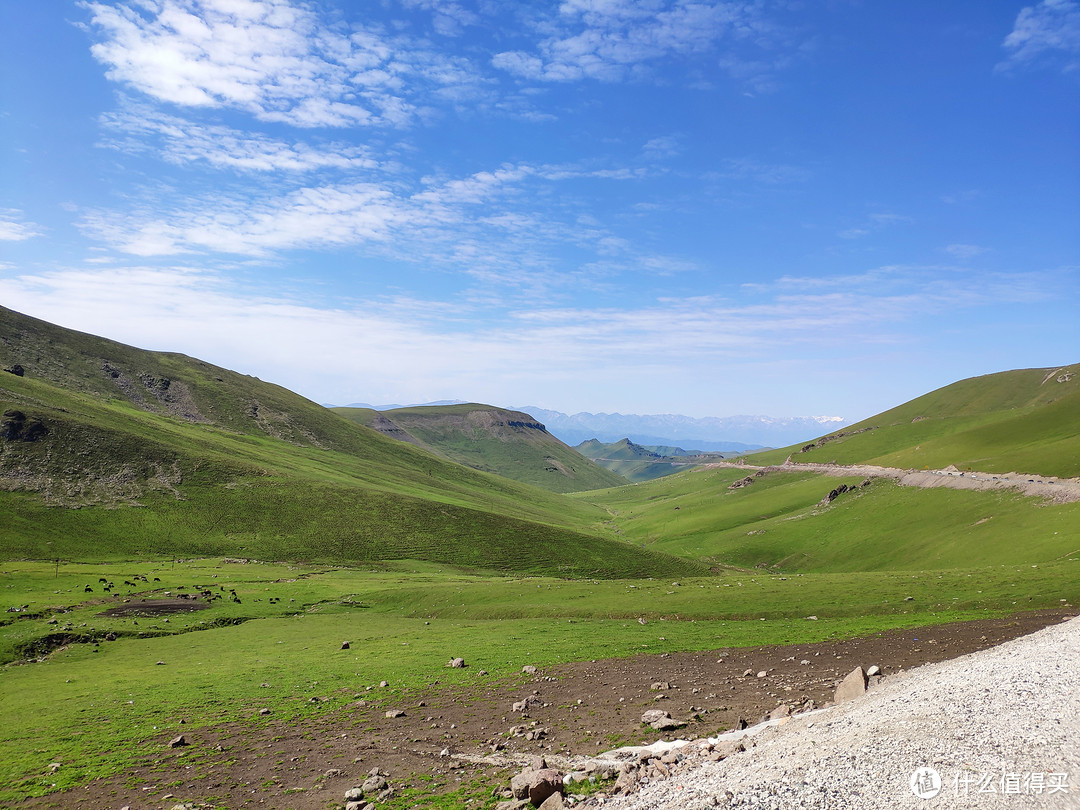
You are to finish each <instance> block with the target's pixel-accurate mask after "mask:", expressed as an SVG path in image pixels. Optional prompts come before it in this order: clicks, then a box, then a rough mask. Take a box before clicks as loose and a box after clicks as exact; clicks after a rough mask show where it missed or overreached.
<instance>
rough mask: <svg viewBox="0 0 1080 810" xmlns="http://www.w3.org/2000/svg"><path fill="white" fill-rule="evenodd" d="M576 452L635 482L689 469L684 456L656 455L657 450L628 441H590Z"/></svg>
mask: <svg viewBox="0 0 1080 810" xmlns="http://www.w3.org/2000/svg"><path fill="white" fill-rule="evenodd" d="M575 449H576V450H577V451H578V452H579V453H581V454H582V455H585V456H588V457H589V458H591V459H593V460H594V461H595V462H596V463H597V464H599V465H601V466H603V467H604V468H606V469H608V470H611V471H612V472H613V473H617V474H618V475H620V476H622V477H623V478H625V479H626V480H628V481H632V482H634V483H640V482H641V481H653V480H655V479H657V478H663V477H664V476H665V475H674V474H675V473H677V472H681V471H682V470H685V469H686V468H687V466H689V459H687V458H686V457H676V458H670V457H665V456H662V455H661V454H660V453H659V452H657V450H659V449H660V448H657V449H653V448H650V447H643V446H642V445H639V444H634V443H633V442H631V441H630V440H629V439H622V440H621V441H618V442H612V443H610V444H605V443H603V442H600V441H597V440H596V439H590V440H589V441H586V442H582V443H581V444H579V445H577V447H576V448H575ZM672 449H678V448H672Z"/></svg>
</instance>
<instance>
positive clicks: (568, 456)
mask: <svg viewBox="0 0 1080 810" xmlns="http://www.w3.org/2000/svg"><path fill="white" fill-rule="evenodd" d="M332 410H333V411H334V412H335V413H337V414H340V415H341V416H344V417H345V418H346V419H350V420H352V421H354V422H358V423H359V424H362V425H366V426H367V427H370V428H372V429H374V430H377V431H378V432H379V433H382V434H383V435H384V436H389V437H390V438H392V439H397V440H399V441H404V442H410V443H412V444H415V445H418V446H420V447H424V448H426V449H428V450H430V451H432V452H433V453H436V454H438V455H441V456H443V457H445V458H448V459H450V460H452V461H456V462H458V463H459V464H464V465H466V466H468V467H472V468H473V469H477V470H484V471H485V472H490V473H495V474H496V475H502V476H505V477H506V478H512V479H513V480H515V481H522V482H524V483H527V484H533V485H534V486H538V487H543V488H544V489H547V490H550V491H552V492H580V491H582V490H589V489H602V488H605V487H613V486H619V485H620V484H623V483H625V481H623V480H622V479H621V478H620V477H619V476H618V475H615V474H613V473H611V472H609V471H607V470H605V469H604V468H603V467H601V466H600V465H598V464H595V463H594V462H592V461H590V460H589V459H588V458H586V457H585V456H583V455H581V454H580V453H578V452H577V451H575V450H574V449H572V448H570V447H567V446H566V445H565V444H563V442H561V441H560V440H559V439H557V438H555V437H554V436H552V435H551V434H550V433H548V432H547V429H546V428H545V427H544V426H543V425H542V424H540V423H539V422H537V421H536V420H535V419H533V418H532V417H531V416H529V415H528V414H526V413H521V412H520V411H508V410H505V409H503V408H495V407H492V406H490V405H478V404H475V403H469V404H464V405H438V406H423V407H412V408H396V409H391V410H388V411H375V410H371V409H369V408H333V409H332Z"/></svg>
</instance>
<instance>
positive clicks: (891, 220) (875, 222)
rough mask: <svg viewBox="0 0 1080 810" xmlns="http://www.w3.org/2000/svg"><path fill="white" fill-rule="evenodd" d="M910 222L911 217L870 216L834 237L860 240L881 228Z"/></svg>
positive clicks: (882, 214) (898, 215)
mask: <svg viewBox="0 0 1080 810" xmlns="http://www.w3.org/2000/svg"><path fill="white" fill-rule="evenodd" d="M910 222H912V219H911V217H908V216H904V215H903V214H890V213H878V214H870V215H869V216H868V217H867V218H866V219H865V220H864V221H863V222H862V223H860V224H858V225H855V226H852V227H849V228H844V229H843V230H841V231H838V232H837V234H836V235H837V236H839V237H840V238H841V239H862V238H863V237H864V236H869V235H870V234H872V233H874V232H875V231H879V230H881V229H882V228H886V227H889V226H891V225H899V224H903V223H910Z"/></svg>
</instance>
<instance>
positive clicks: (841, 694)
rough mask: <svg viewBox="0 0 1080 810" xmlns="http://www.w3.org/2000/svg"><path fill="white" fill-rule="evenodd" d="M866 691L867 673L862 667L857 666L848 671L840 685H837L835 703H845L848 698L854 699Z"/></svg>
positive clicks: (834, 696)
mask: <svg viewBox="0 0 1080 810" xmlns="http://www.w3.org/2000/svg"><path fill="white" fill-rule="evenodd" d="M865 692H866V673H865V672H864V671H863V668H862V667H856V668H855V669H853V670H851V672H849V673H848V675H847V677H846V678H844V680H842V681H840V685H839V686H838V687H836V694H834V695H833V702H834V703H843V702H844V701H847V700H854V699H855V698H857V697H859V696H860V695H862V694H864V693H865Z"/></svg>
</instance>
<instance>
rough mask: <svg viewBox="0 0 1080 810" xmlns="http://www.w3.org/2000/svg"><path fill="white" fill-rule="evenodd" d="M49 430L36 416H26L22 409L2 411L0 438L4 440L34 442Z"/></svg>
mask: <svg viewBox="0 0 1080 810" xmlns="http://www.w3.org/2000/svg"><path fill="white" fill-rule="evenodd" d="M48 432H49V430H48V428H46V427H45V423H44V422H42V421H41V420H40V419H38V418H37V417H36V416H31V417H27V415H26V414H25V413H23V412H22V411H16V410H7V411H4V416H3V419H2V420H0V438H2V439H4V440H5V441H9V442H14V441H23V442H34V441H37V440H38V439H40V438H41V437H42V436H45V435H46V434H47V433H48Z"/></svg>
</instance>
